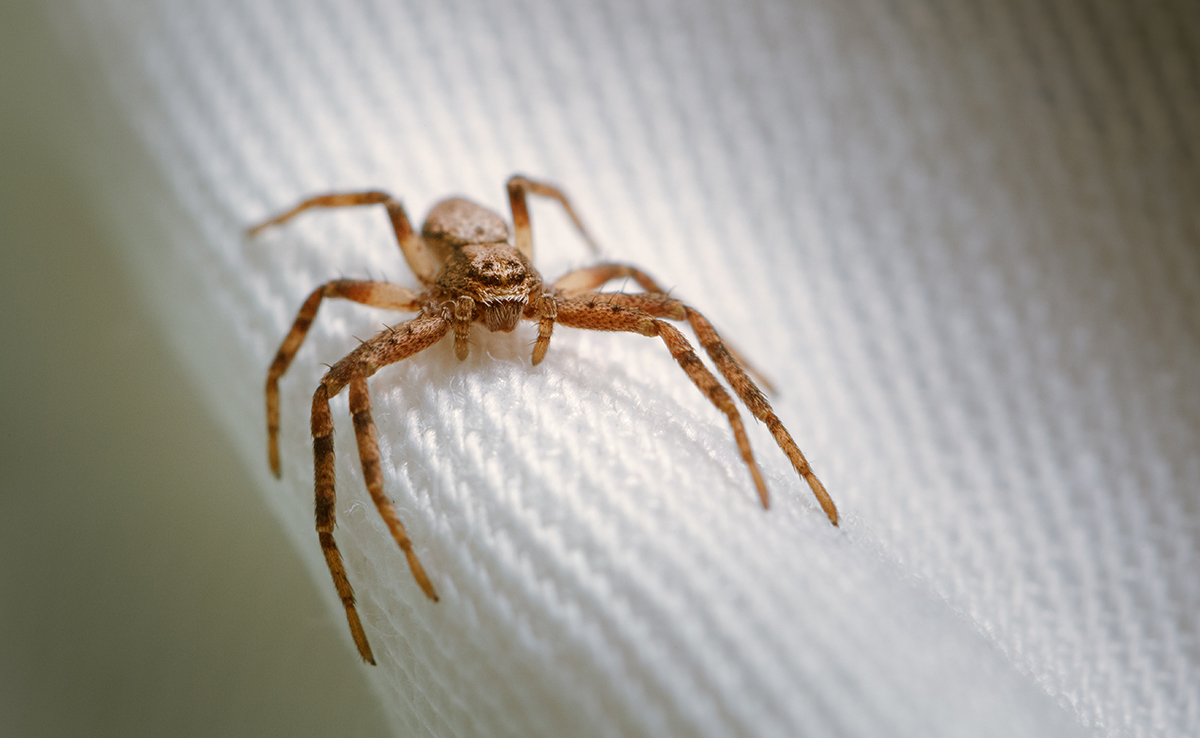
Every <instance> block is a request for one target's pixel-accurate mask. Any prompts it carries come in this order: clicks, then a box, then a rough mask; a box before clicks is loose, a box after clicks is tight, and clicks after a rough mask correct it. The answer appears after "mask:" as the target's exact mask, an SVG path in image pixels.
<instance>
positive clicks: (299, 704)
mask: <svg viewBox="0 0 1200 738" xmlns="http://www.w3.org/2000/svg"><path fill="white" fill-rule="evenodd" d="M88 100H89V97H88V92H87V90H86V89H84V88H83V87H82V84H81V82H80V79H79V77H78V70H77V69H75V68H73V67H72V66H71V64H70V59H69V58H68V57H67V56H66V51H65V50H64V49H63V48H62V47H61V44H60V41H59V39H57V38H56V37H55V36H54V35H53V34H52V33H51V29H50V27H49V26H48V24H47V12H46V9H45V8H44V7H41V4H40V3H36V2H28V1H27V0H5V1H4V2H3V3H0V246H2V252H0V253H3V255H4V263H3V264H0V372H2V373H0V383H2V385H3V387H4V388H5V391H4V393H3V395H2V396H0V418H3V422H4V431H3V434H2V436H0V437H2V438H3V443H2V444H0V519H2V520H3V521H4V528H5V532H4V534H3V535H2V536H0V735H3V736H6V737H9V736H11V737H13V738H16V737H18V736H19V737H21V738H25V737H28V738H34V737H37V736H85V735H87V736H167V735H170V736H189V735H194V736H216V735H227V736H238V735H245V736H264V735H291V736H310V735H311V736H318V735H320V736H331V735H338V736H343V735H345V736H374V735H384V734H386V733H385V724H384V722H383V718H382V714H381V711H380V708H379V706H378V702H377V701H376V700H375V698H374V697H373V696H372V695H371V693H370V692H369V691H368V688H367V683H366V680H365V679H364V678H363V676H362V673H361V667H360V666H359V665H358V664H357V663H356V659H355V658H354V655H353V653H352V652H350V651H348V650H347V649H346V647H345V644H344V643H343V642H342V641H341V640H340V636H341V629H342V628H344V624H343V623H341V622H340V621H338V620H336V619H335V618H334V617H333V616H332V615H331V613H330V611H329V610H328V609H327V608H326V607H325V606H324V604H323V603H322V602H321V601H320V600H319V599H318V598H317V595H316V592H315V589H314V587H315V585H314V583H313V582H312V581H311V578H310V577H309V575H308V573H307V572H306V571H305V570H304V568H303V567H302V565H301V563H300V560H299V558H298V557H297V556H296V555H295V552H294V549H293V547H292V546H291V544H290V543H289V541H288V540H287V539H286V537H285V536H284V535H283V532H282V531H281V529H280V525H279V523H278V521H277V519H276V518H274V517H273V516H272V515H271V514H270V512H269V511H268V509H267V507H266V505H265V504H264V501H263V498H262V496H261V494H260V493H259V492H258V491H257V490H256V489H255V488H254V487H253V486H252V484H251V482H250V480H249V476H248V475H247V474H246V472H245V468H244V465H243V464H242V463H241V461H240V460H239V459H237V458H236V457H235V456H234V455H233V452H232V449H231V447H230V441H229V440H228V438H227V436H226V435H224V434H223V433H222V432H221V431H220V430H219V429H218V427H217V425H216V423H215V422H214V420H213V418H212V415H211V412H210V411H208V410H206V409H205V408H204V407H202V405H201V403H200V401H199V398H198V396H197V394H196V392H195V389H194V387H193V386H192V385H191V384H190V383H189V381H188V380H187V379H186V378H185V375H184V374H183V372H182V371H181V368H180V367H179V366H178V364H177V362H176V360H175V357H174V356H173V354H172V353H171V351H170V349H169V348H168V346H167V344H166V342H165V341H164V340H163V337H162V336H161V335H160V333H159V331H160V328H159V327H158V326H157V325H156V324H155V323H154V322H153V321H152V320H151V318H150V316H149V315H148V312H147V309H146V307H145V305H144V304H143V303H142V302H141V301H140V298H141V293H139V291H138V290H137V289H136V288H135V287H134V286H133V284H132V283H131V281H130V278H129V275H128V274H127V273H126V272H125V271H123V270H122V269H121V267H120V265H119V262H118V259H117V254H118V253H119V249H118V248H117V247H116V246H115V245H114V244H113V243H111V238H112V235H111V234H112V233H113V229H112V225H113V224H112V223H111V222H107V221H106V220H105V214H104V213H101V212H96V211H95V210H94V209H93V208H94V204H95V203H96V202H97V200H96V198H95V197H92V196H90V195H89V193H87V192H81V191H80V188H81V186H82V185H81V182H82V181H84V180H85V179H86V178H83V177H81V176H80V162H78V161H74V160H72V158H71V157H72V152H77V151H79V150H80V146H81V145H82V146H86V145H88V143H89V142H86V141H80V140H79V138H78V137H79V135H80V128H79V127H78V126H77V125H74V124H73V123H72V120H73V119H75V118H77V117H85V118H86V117H88V116H89V115H91V114H92V113H91V112H89V111H88V110H87V109H84V108H83V106H86V105H87V101H88ZM131 166H136V160H135V161H133V162H131ZM88 181H90V180H88Z"/></svg>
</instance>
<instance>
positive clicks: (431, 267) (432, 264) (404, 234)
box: [246, 190, 438, 284]
mask: <svg viewBox="0 0 1200 738" xmlns="http://www.w3.org/2000/svg"><path fill="white" fill-rule="evenodd" d="M359 205H383V206H385V207H386V208H387V213H388V218H390V219H391V221H392V230H394V231H395V232H396V241H397V242H399V244H400V251H401V252H402V253H403V254H404V260H405V261H407V262H408V268H409V269H411V270H412V272H413V274H415V275H417V279H419V280H421V282H423V283H424V284H432V283H433V281H434V280H435V279H437V272H438V263H437V260H436V259H434V256H433V254H432V253H430V251H429V249H428V248H426V246H425V242H424V241H422V240H421V237H420V236H419V235H418V234H417V233H415V232H414V231H413V227H412V222H411V221H409V219H408V213H406V212H405V211H404V206H403V205H402V204H400V201H399V200H397V199H396V198H394V197H392V196H391V195H389V194H388V193H386V192H380V191H378V190H370V191H367V192H332V193H329V194H326V195H318V196H316V197H310V198H309V199H307V200H304V201H303V202H301V203H299V204H297V205H296V206H295V207H293V208H292V209H291V210H287V211H285V212H282V213H280V214H278V215H275V216H273V217H271V218H268V219H267V220H264V221H263V222H261V223H259V224H258V225H256V226H253V227H251V228H249V229H248V230H247V231H246V235H248V236H250V237H254V236H256V235H258V234H259V233H261V232H262V231H263V230H265V229H267V228H270V227H271V226H277V225H281V224H283V223H286V222H287V221H289V220H291V219H292V218H294V217H296V216H297V215H299V214H300V213H303V212H304V211H305V210H309V209H310V208H346V207H355V206H359Z"/></svg>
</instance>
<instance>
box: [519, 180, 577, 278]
mask: <svg viewBox="0 0 1200 738" xmlns="http://www.w3.org/2000/svg"><path fill="white" fill-rule="evenodd" d="M527 194H534V195H538V196H539V197H549V198H553V199H555V200H558V203H559V204H560V205H562V207H563V210H565V211H566V212H567V217H569V218H570V219H571V222H572V223H574V224H575V228H576V229H577V230H578V231H579V235H581V236H583V240H584V241H585V242H586V243H587V245H588V248H589V249H591V250H592V253H593V254H598V253H600V248H599V247H598V246H597V245H596V241H595V239H593V238H592V236H591V234H589V233H588V231H587V229H586V228H584V227H583V221H582V220H580V219H579V216H578V215H576V214H575V209H574V208H573V207H571V201H570V200H568V199H567V196H566V195H565V194H563V191H562V190H560V189H558V188H557V187H555V186H553V185H550V184H546V183H545V182H538V181H536V180H532V179H528V178H526V177H523V176H521V175H519V174H516V175H513V176H512V177H509V179H508V202H509V206H510V207H511V208H512V217H513V242H514V243H515V244H516V247H517V251H520V252H521V253H522V254H524V255H525V258H526V259H529V260H530V261H533V232H532V230H531V229H530V226H529V205H528V203H527V202H526V195H527Z"/></svg>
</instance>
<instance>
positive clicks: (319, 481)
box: [312, 316, 450, 664]
mask: <svg viewBox="0 0 1200 738" xmlns="http://www.w3.org/2000/svg"><path fill="white" fill-rule="evenodd" d="M449 329H450V324H449V323H448V322H447V321H446V320H445V319H444V318H442V317H440V316H423V317H420V318H416V319H414V320H410V321H409V322H407V323H405V324H404V325H402V326H397V327H396V328H394V329H393V328H389V329H387V330H384V331H381V332H379V333H378V334H376V335H375V336H374V337H373V338H372V339H371V340H369V341H367V342H366V343H364V344H362V345H361V346H359V347H358V348H356V349H355V350H354V351H351V352H350V353H349V354H348V355H347V356H346V357H345V358H343V359H342V360H341V361H339V362H338V363H337V364H334V365H333V367H331V368H330V370H329V371H328V372H326V373H325V376H324V378H322V379H321V384H320V386H318V387H317V390H316V392H314V393H313V404H312V436H313V477H314V495H315V497H316V522H317V537H318V539H319V540H320V543H321V551H322V552H323V553H324V554H325V563H326V565H328V567H329V573H330V574H331V575H332V576H333V584H334V586H335V587H336V588H337V592H338V596H339V597H340V598H341V600H342V606H343V607H345V609H346V621H347V622H348V623H349V625H350V634H351V636H353V638H354V644H355V645H356V646H357V647H358V653H359V655H361V656H362V659H363V661H366V662H367V663H369V664H374V663H375V657H374V656H373V655H372V653H371V645H370V643H368V642H367V635H366V632H365V631H364V630H363V627H362V621H361V620H359V617H358V609H357V608H356V607H355V602H354V590H353V588H351V586H350V580H349V578H348V577H347V576H346V567H345V565H344V563H343V562H342V555H341V553H340V552H339V551H338V547H337V543H336V542H335V541H334V539H333V528H334V525H336V522H337V520H336V513H335V503H336V501H337V493H336V486H335V474H334V452H333V415H332V413H331V412H330V410H329V399H330V398H331V397H335V396H337V394H338V393H339V392H341V391H342V390H343V389H345V387H346V386H347V385H351V400H350V403H351V412H352V413H353V414H354V425H355V435H356V437H357V439H358V446H359V456H360V460H361V461H362V464H363V474H364V476H366V478H367V486H368V489H369V490H370V492H371V498H372V499H373V500H374V501H375V504H376V506H377V507H378V508H379V512H380V514H381V515H382V516H383V518H384V521H385V522H387V524H388V528H389V529H390V530H391V531H392V536H393V538H395V539H396V542H397V544H399V546H400V548H401V550H403V551H404V554H405V557H406V558H407V559H408V562H409V568H411V569H412V572H413V575H414V576H415V577H416V579H417V583H418V584H419V585H420V586H421V589H422V590H424V591H425V593H426V595H428V596H429V597H430V598H431V599H434V600H436V599H437V595H436V594H434V592H433V586H432V585H431V584H430V582H429V578H428V577H427V576H425V570H424V569H423V568H422V567H421V565H420V562H419V561H418V560H417V557H416V554H414V553H413V552H412V545H411V543H409V542H408V536H407V535H405V533H404V527H403V526H402V525H400V521H399V518H398V517H397V516H396V514H395V508H394V507H393V506H392V504H391V501H390V500H387V498H386V497H384V496H383V489H382V476H381V475H380V473H379V453H378V452H379V445H378V442H377V439H376V437H375V427H374V423H373V422H372V421H371V416H370V400H369V398H368V396H367V390H366V380H367V377H370V376H371V375H372V374H374V373H375V372H377V371H378V370H379V369H380V368H381V367H384V366H387V365H388V364H393V363H395V362H397V361H400V360H402V359H406V358H408V357H409V356H412V355H413V354H415V353H417V352H419V351H422V350H424V349H426V348H428V347H430V346H432V345H433V344H435V343H437V342H438V341H439V340H440V339H441V338H442V336H444V335H446V333H447V331H449ZM360 428H361V429H362V430H360ZM393 523H395V525H393ZM406 544H407V545H406Z"/></svg>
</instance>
